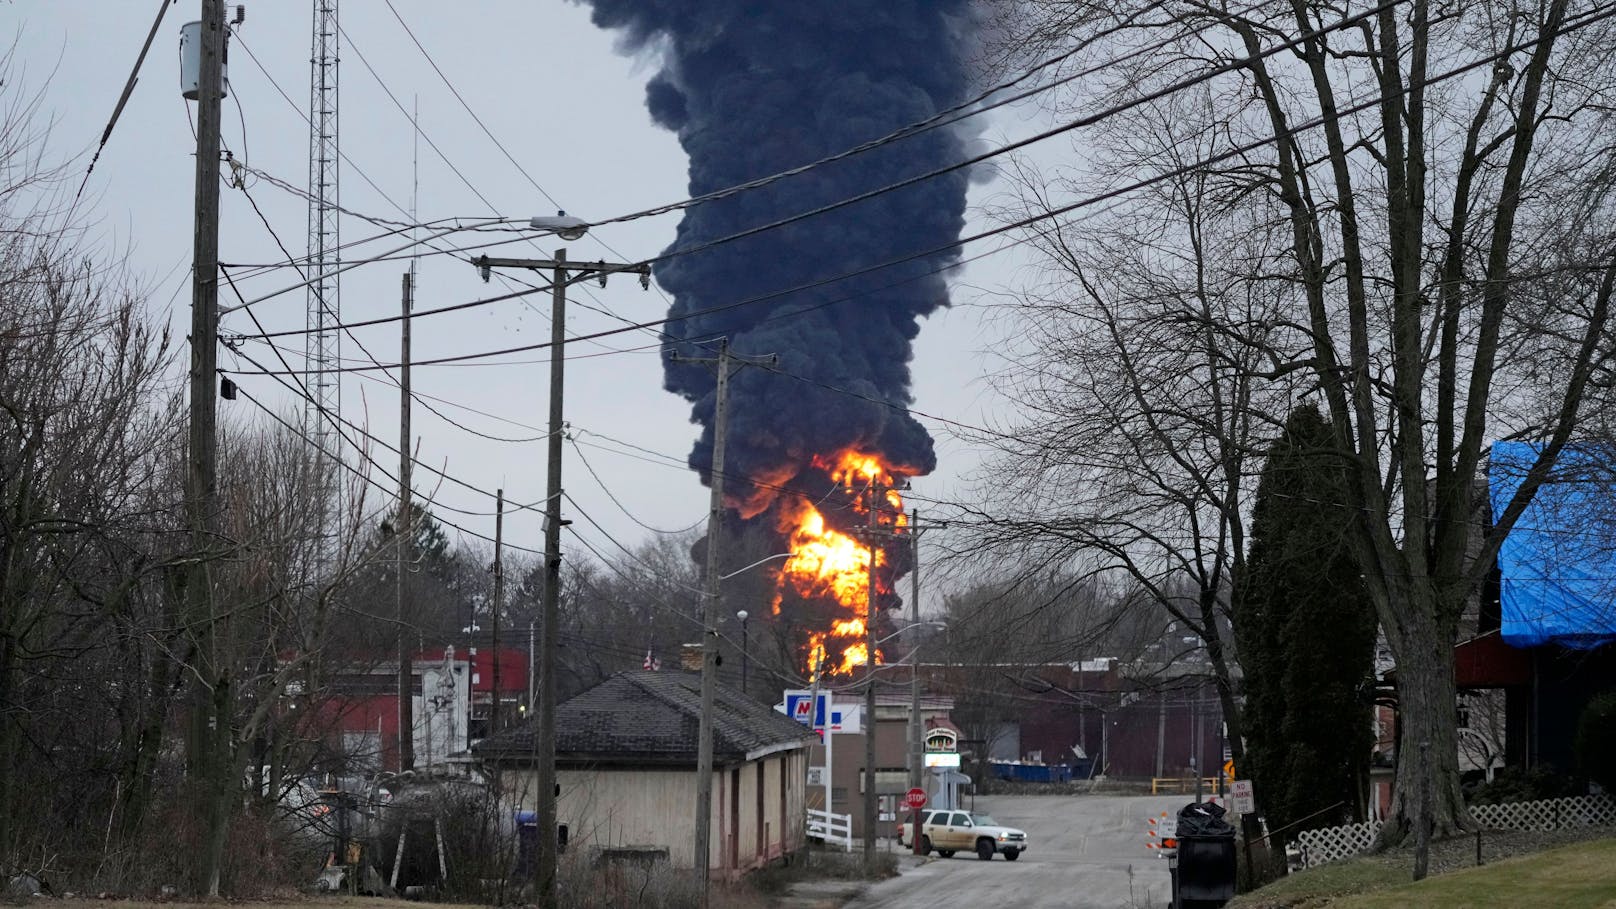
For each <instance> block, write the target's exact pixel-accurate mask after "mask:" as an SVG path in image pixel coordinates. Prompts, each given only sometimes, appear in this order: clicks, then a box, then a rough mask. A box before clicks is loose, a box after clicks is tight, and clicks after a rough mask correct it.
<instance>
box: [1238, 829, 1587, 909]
mask: <svg viewBox="0 0 1616 909" xmlns="http://www.w3.org/2000/svg"><path fill="white" fill-rule="evenodd" d="M1229 906H1230V909H1278V907H1297V909H1301V907H1322V906H1328V907H1330V909H1401V907H1404V906H1421V907H1435V909H1461V907H1481V906H1509V907H1519V909H1540V907H1541V909H1551V907H1552V909H1594V907H1616V839H1603V840H1594V841H1591V842H1586V843H1578V844H1576V845H1573V846H1563V847H1561V848H1558V849H1550V850H1547V851H1545V852H1539V853H1536V854H1533V855H1524V856H1518V857H1516V858H1510V859H1504V860H1502V861H1499V862H1495V863H1493V864H1489V865H1483V866H1481V867H1479V868H1465V869H1462V870H1459V871H1452V872H1449V873H1447V874H1439V875H1435V876H1432V877H1429V878H1426V879H1425V880H1423V881H1420V882H1419V883H1411V882H1409V880H1408V865H1407V862H1406V858H1405V857H1402V856H1398V857H1396V858H1395V859H1388V858H1387V857H1383V856H1370V857H1366V858H1360V859H1355V860H1352V861H1348V862H1339V863H1336V864H1332V865H1325V866H1322V867H1319V868H1313V869H1310V870H1308V871H1303V872H1299V873H1297V874H1293V875H1290V876H1289V877H1286V878H1284V879H1282V880H1279V881H1276V882H1275V883H1273V884H1270V885H1268V886H1267V887H1264V888H1262V889H1260V890H1257V891H1254V892H1252V893H1248V894H1245V895H1244V896H1242V897H1240V898H1238V899H1236V900H1235V901H1234V902H1231V903H1230V904H1229Z"/></svg>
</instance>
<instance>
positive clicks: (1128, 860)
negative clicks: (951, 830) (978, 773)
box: [847, 795, 1193, 909]
mask: <svg viewBox="0 0 1616 909" xmlns="http://www.w3.org/2000/svg"><path fill="white" fill-rule="evenodd" d="M1192 800H1193V799H1192V797H1190V796H1183V795H1174V796H1055V795H996V796H983V797H981V798H978V799H977V800H976V806H975V810H976V811H977V812H985V813H987V814H991V815H993V817H994V819H995V820H997V821H998V822H999V823H1001V824H1005V825H1008V826H1011V827H1020V828H1021V829H1023V830H1025V831H1027V839H1028V840H1029V841H1030V842H1031V843H1032V847H1031V848H1030V849H1028V850H1027V852H1026V853H1025V854H1024V855H1022V856H1021V860H1020V861H1017V862H1007V861H1005V860H1004V857H1003V856H995V857H994V859H993V861H991V862H984V861H981V860H980V859H977V858H976V857H975V856H972V855H967V854H966V853H960V854H958V855H956V856H954V857H953V858H951V859H938V858H933V860H932V861H929V862H927V863H925V864H923V865H921V866H919V867H917V868H913V869H909V870H906V871H905V872H904V873H903V875H902V876H901V877H896V878H893V879H891V880H888V881H882V882H881V883H879V884H875V885H873V886H871V887H870V888H869V889H867V890H865V891H864V893H863V895H861V896H860V897H859V898H858V899H855V900H853V901H852V902H850V903H848V904H847V909H937V907H939V906H1006V907H1013V909H1068V907H1073V906H1083V907H1097V909H1099V907H1107V909H1108V907H1119V909H1120V907H1130V909H1131V907H1146V906H1154V907H1165V906H1166V905H1167V904H1168V902H1169V901H1170V897H1171V888H1170V884H1169V882H1168V878H1167V862H1166V860H1164V859H1160V858H1157V857H1156V856H1155V855H1154V854H1153V852H1152V850H1150V849H1147V848H1145V843H1146V842H1147V840H1146V838H1145V831H1146V830H1147V825H1146V819H1147V818H1150V817H1153V816H1155V815H1157V814H1160V813H1161V812H1163V811H1168V812H1172V811H1177V810H1178V809H1179V808H1182V807H1183V806H1184V805H1185V804H1186V803H1188V802H1190V801H1192ZM966 804H967V806H969V804H970V803H969V801H968V800H967V803H966Z"/></svg>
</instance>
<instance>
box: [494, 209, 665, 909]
mask: <svg viewBox="0 0 1616 909" xmlns="http://www.w3.org/2000/svg"><path fill="white" fill-rule="evenodd" d="M564 239H575V238H572V237H567V238H564ZM472 265H474V266H476V268H477V270H478V271H479V272H481V274H482V277H483V280H485V281H486V280H488V278H489V277H490V269H493V268H528V269H535V270H549V271H551V272H552V280H551V283H550V298H551V304H550V306H551V309H550V347H551V349H552V351H553V353H552V356H551V357H550V396H549V397H550V402H549V403H550V408H549V409H550V415H549V427H548V429H549V439H548V445H547V463H546V465H545V492H544V594H543V605H542V607H541V611H540V622H539V659H538V660H537V663H538V666H537V670H538V672H537V675H538V677H537V679H536V680H535V683H534V689H535V690H534V696H535V700H536V701H537V702H538V703H537V704H535V705H534V706H535V707H536V708H537V710H536V711H535V713H536V714H537V716H536V717H535V719H534V723H535V726H536V728H535V731H534V735H533V765H534V769H533V777H534V792H533V797H534V803H535V805H534V807H535V811H534V814H535V815H536V819H537V821H538V825H537V826H538V831H539V835H538V842H537V843H536V844H535V845H534V852H535V856H534V858H535V861H534V863H533V875H534V884H535V890H536V893H535V897H536V899H535V902H537V903H538V905H539V907H540V909H556V907H558V906H559V905H560V902H559V900H558V895H557V892H556V877H557V861H556V858H557V848H558V835H559V833H560V830H559V827H558V822H557V817H556V790H557V788H558V787H557V784H556V766H555V744H556V726H555V723H556V662H557V660H558V659H559V655H560V651H559V640H558V639H559V637H560V634H561V621H560V602H561V528H562V526H563V525H565V524H567V523H568V522H567V521H563V520H562V519H561V454H562V441H563V439H562V430H563V429H564V427H565V425H566V424H565V422H564V419H563V413H562V387H563V381H564V379H565V376H566V361H567V358H566V356H565V351H566V344H567V331H566V326H567V286H568V285H570V284H573V283H576V282H577V281H578V280H585V279H588V278H592V277H593V278H599V279H600V280H602V281H604V280H605V277H606V275H608V274H613V273H622V272H628V273H634V274H638V275H639V276H640V286H641V287H644V288H649V287H650V283H651V267H650V266H649V265H647V264H644V263H640V264H619V263H607V262H576V263H575V262H572V261H569V260H568V258H567V251H566V250H565V249H558V250H556V253H555V256H554V257H553V258H549V259H492V258H489V257H487V256H483V257H480V258H478V259H474V260H472ZM494 658H495V659H498V658H499V655H498V654H497V653H496V654H495V655H494ZM498 696H499V694H498V692H495V697H496V698H497V697H498Z"/></svg>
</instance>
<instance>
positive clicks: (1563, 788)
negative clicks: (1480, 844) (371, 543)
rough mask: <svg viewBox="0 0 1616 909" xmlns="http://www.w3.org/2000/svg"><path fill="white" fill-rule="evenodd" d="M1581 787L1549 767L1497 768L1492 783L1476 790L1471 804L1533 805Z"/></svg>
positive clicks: (1560, 796) (1566, 794)
mask: <svg viewBox="0 0 1616 909" xmlns="http://www.w3.org/2000/svg"><path fill="white" fill-rule="evenodd" d="M1580 791H1581V787H1579V786H1578V785H1577V782H1576V780H1574V779H1572V778H1571V777H1569V776H1567V775H1566V774H1563V773H1561V772H1559V771H1557V770H1555V769H1554V768H1553V767H1534V768H1532V769H1531V770H1523V769H1521V768H1519V767H1501V768H1499V770H1498V772H1497V773H1495V774H1493V780H1492V782H1490V783H1487V784H1485V785H1483V786H1481V787H1479V788H1477V789H1476V793H1475V795H1474V797H1472V798H1471V800H1470V801H1471V803H1472V804H1476V805H1502V804H1505V803H1508V802H1535V801H1538V800H1540V799H1557V798H1562V797H1564V796H1568V795H1577V794H1578V793H1579V792H1580Z"/></svg>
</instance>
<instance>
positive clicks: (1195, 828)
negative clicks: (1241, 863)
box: [1173, 802, 1235, 909]
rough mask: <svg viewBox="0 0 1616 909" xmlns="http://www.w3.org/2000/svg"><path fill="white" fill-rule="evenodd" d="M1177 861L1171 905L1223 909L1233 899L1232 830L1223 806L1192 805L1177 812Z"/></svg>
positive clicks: (1209, 803)
mask: <svg viewBox="0 0 1616 909" xmlns="http://www.w3.org/2000/svg"><path fill="white" fill-rule="evenodd" d="M1177 840H1178V861H1177V866H1178V868H1177V873H1176V874H1175V875H1174V876H1173V905H1174V906H1177V907H1181V909H1202V907H1207V909H1210V907H1216V906H1222V905H1223V904H1224V903H1226V902H1228V901H1229V900H1231V899H1233V898H1234V885H1235V855H1234V827H1233V826H1231V825H1230V824H1229V822H1228V821H1226V820H1224V819H1223V807H1222V806H1220V805H1215V804H1212V803H1211V802H1201V803H1192V804H1189V805H1186V806H1184V808H1183V809H1182V810H1181V811H1179V812H1178V836H1177Z"/></svg>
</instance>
